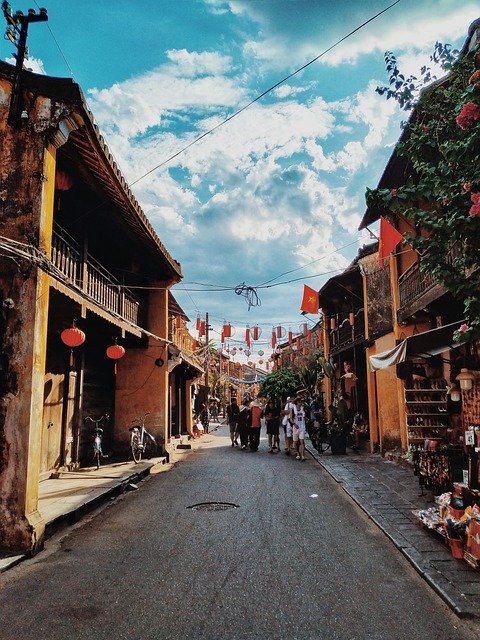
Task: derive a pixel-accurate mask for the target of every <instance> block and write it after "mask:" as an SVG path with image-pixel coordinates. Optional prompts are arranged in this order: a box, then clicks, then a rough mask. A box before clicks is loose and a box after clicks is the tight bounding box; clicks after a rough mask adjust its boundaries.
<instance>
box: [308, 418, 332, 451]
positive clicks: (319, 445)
mask: <svg viewBox="0 0 480 640" xmlns="http://www.w3.org/2000/svg"><path fill="white" fill-rule="evenodd" d="M329 426H330V423H329V422H325V421H324V420H323V419H322V420H320V421H318V420H317V421H315V422H313V421H310V422H309V424H308V428H307V430H308V435H309V436H310V440H311V442H312V445H313V446H314V447H315V449H316V450H317V451H318V452H319V453H324V452H325V451H328V450H329V449H330V430H329Z"/></svg>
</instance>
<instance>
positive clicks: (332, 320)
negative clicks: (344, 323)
mask: <svg viewBox="0 0 480 640" xmlns="http://www.w3.org/2000/svg"><path fill="white" fill-rule="evenodd" d="M330 329H331V330H332V331H333V330H334V329H335V318H330Z"/></svg>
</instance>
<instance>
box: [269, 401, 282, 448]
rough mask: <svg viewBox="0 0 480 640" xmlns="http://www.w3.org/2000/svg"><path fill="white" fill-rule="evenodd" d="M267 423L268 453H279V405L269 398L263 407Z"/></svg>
mask: <svg viewBox="0 0 480 640" xmlns="http://www.w3.org/2000/svg"><path fill="white" fill-rule="evenodd" d="M265 420H266V423H267V436H268V453H275V452H277V451H280V404H279V403H278V401H277V399H276V398H270V400H269V401H268V402H267V406H266V407H265Z"/></svg>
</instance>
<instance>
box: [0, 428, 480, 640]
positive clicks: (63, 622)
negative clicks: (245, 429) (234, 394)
mask: <svg viewBox="0 0 480 640" xmlns="http://www.w3.org/2000/svg"><path fill="white" fill-rule="evenodd" d="M227 435H228V434H227V430H226V429H225V428H224V427H223V428H221V429H219V431H218V432H215V433H212V434H210V435H208V436H204V441H205V444H204V447H203V448H201V449H199V450H198V451H196V452H194V453H192V454H190V455H189V456H188V457H187V458H186V459H185V462H182V463H179V464H178V465H176V467H175V468H174V469H173V470H172V471H170V472H168V473H161V474H159V475H156V476H153V477H151V478H150V479H149V480H148V481H146V482H145V483H143V484H142V486H141V488H140V490H139V491H135V492H132V493H127V494H125V495H124V496H123V498H121V499H119V500H117V501H115V502H114V503H112V504H111V505H110V506H109V507H108V508H105V509H104V510H103V511H101V512H100V513H99V514H97V515H96V516H95V517H93V518H91V519H89V520H88V521H84V522H82V523H80V524H79V525H77V526H76V527H75V528H74V529H73V530H71V531H70V532H69V533H68V534H67V535H64V536H63V538H60V536H57V537H56V538H55V539H52V540H50V541H49V543H48V545H47V550H46V551H45V552H43V553H42V554H40V555H38V556H37V557H35V558H33V559H32V560H30V561H28V562H26V563H23V564H22V565H19V566H18V567H16V568H14V569H12V570H11V571H9V572H8V573H6V574H3V575H2V578H1V580H2V588H1V590H0V611H1V616H0V618H1V626H0V638H1V639H2V640H13V639H15V640H18V639H21V640H30V639H32V640H33V639H35V640H57V639H58V640H64V639H65V638H69V639H73V640H81V639H83V638H85V639H86V638H88V639H89V640H91V639H92V638H95V640H107V639H108V640H110V639H113V638H114V639H115V640H117V639H118V640H120V639H128V640H137V639H138V640H140V639H142V640H154V639H155V640H161V639H163V638H165V639H166V638H169V639H172V640H176V639H182V640H183V639H190V638H191V639H195V640H204V639H205V640H220V639H222V640H223V639H228V640H236V639H242V640H243V639H245V640H247V639H248V640H251V639H257V638H258V639H275V640H283V639H285V640H287V639H288V640H309V639H315V640H318V639H325V640H335V639H337V638H338V639H342V640H356V639H362V640H363V639H374V640H380V639H381V640H403V639H408V640H417V639H418V640H420V639H421V640H433V639H435V640H443V639H445V640H457V639H458V640H463V639H465V640H467V639H468V640H472V638H474V637H478V636H476V633H478V627H477V628H476V629H474V628H473V627H472V626H471V625H472V624H473V623H471V622H470V623H469V622H465V621H461V620H459V619H458V618H456V617H455V616H454V615H453V614H452V613H451V612H450V611H449V610H448V609H447V608H446V606H445V604H444V603H443V602H442V601H441V600H440V599H439V598H438V597H437V596H436V595H435V594H434V593H433V591H432V590H431V589H430V588H429V587H428V585H426V584H425V583H424V582H423V581H422V579H421V578H420V577H419V576H418V575H417V574H416V572H415V571H414V570H413V569H412V568H411V567H410V565H409V564H408V563H407V561H406V560H405V559H404V558H403V557H402V556H401V554H400V553H399V552H398V550H397V549H396V548H395V547H394V546H393V544H392V543H390V542H389V541H388V539H387V538H386V537H385V536H384V534H382V533H381V532H380V531H379V530H378V529H377V527H376V526H375V525H374V524H373V523H372V522H371V521H370V520H369V519H368V518H366V516H365V515H364V514H363V512H361V511H360V510H359V509H358V508H357V507H356V506H355V505H354V504H353V503H352V501H351V500H350V499H349V498H348V497H347V496H346V495H345V494H344V493H343V492H342V490H341V489H339V488H338V486H337V485H336V483H335V482H334V481H333V480H332V479H331V478H330V476H329V475H328V474H327V473H326V472H325V471H324V470H323V469H322V468H321V467H319V465H318V464H317V463H316V462H315V461H314V460H312V459H311V458H309V459H308V461H307V462H305V463H301V462H297V461H296V460H293V459H291V458H287V457H286V456H284V455H283V454H278V455H269V454H268V453H267V452H266V445H265V441H264V440H262V443H261V447H260V451H258V452H256V453H251V452H242V451H240V450H238V449H234V448H232V447H230V446H229V441H228V437H227ZM207 441H211V442H209V443H208V444H207ZM210 501H215V502H217V501H219V502H228V503H233V504H235V505H238V508H232V509H228V510H223V511H212V510H195V509H190V508H188V507H190V506H192V505H194V504H196V503H203V502H210Z"/></svg>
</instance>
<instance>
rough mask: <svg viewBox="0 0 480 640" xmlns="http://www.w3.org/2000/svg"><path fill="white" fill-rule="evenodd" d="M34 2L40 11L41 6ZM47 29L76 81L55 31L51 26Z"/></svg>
mask: <svg viewBox="0 0 480 640" xmlns="http://www.w3.org/2000/svg"><path fill="white" fill-rule="evenodd" d="M34 2H35V4H36V5H37V8H38V9H40V6H39V4H38V2H37V1H36V0H34ZM47 29H48V30H49V31H50V35H51V36H52V38H53V41H54V42H55V44H56V46H57V49H58V50H59V52H60V55H61V56H62V58H63V61H64V62H65V64H66V65H67V68H68V70H69V71H70V75H71V77H72V78H73V79H74V80H75V75H74V73H73V69H72V67H71V66H70V65H69V63H68V60H67V58H66V56H65V54H64V53H63V51H62V48H61V46H60V44H59V42H58V40H57V38H56V37H55V34H54V33H53V30H52V29H51V27H50V25H49V24H47Z"/></svg>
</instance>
